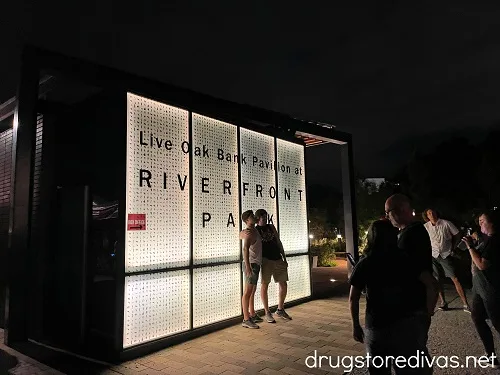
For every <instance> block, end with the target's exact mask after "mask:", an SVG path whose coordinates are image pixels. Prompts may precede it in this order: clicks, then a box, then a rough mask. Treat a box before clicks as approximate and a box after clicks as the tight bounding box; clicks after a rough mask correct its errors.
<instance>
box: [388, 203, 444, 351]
mask: <svg viewBox="0 0 500 375" xmlns="http://www.w3.org/2000/svg"><path fill="white" fill-rule="evenodd" d="M385 214H386V217H387V218H388V219H389V220H390V221H391V223H392V225H394V226H395V227H396V228H399V230H400V233H399V236H398V248H399V249H401V250H402V251H404V252H406V253H407V254H408V256H409V257H410V259H411V261H412V263H413V266H414V267H415V269H416V271H417V274H418V278H417V280H415V282H414V284H413V285H412V286H411V287H409V290H408V293H410V294H413V295H414V297H415V301H416V303H417V304H418V307H419V310H420V311H421V312H422V313H423V318H424V320H425V322H424V329H425V335H426V340H425V341H426V342H427V336H428V332H429V328H430V324H431V319H430V317H431V316H432V315H433V314H434V309H435V307H436V303H437V298H438V290H439V285H438V284H437V281H436V279H434V277H433V276H432V246H431V240H430V237H429V233H428V232H427V230H426V229H425V227H424V225H423V224H422V223H421V222H419V221H416V220H415V218H414V216H413V210H412V208H411V205H410V200H409V199H408V197H406V196H405V195H403V194H394V195H392V196H390V197H389V198H388V199H387V200H386V202H385ZM425 314H427V316H425Z"/></svg>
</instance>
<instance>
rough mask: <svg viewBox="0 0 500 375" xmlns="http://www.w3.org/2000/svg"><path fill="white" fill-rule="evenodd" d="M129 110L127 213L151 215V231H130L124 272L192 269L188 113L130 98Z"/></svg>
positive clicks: (149, 217)
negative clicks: (175, 268) (190, 253)
mask: <svg viewBox="0 0 500 375" xmlns="http://www.w3.org/2000/svg"><path fill="white" fill-rule="evenodd" d="M127 111H128V112H127V122H128V133H127V138H128V140H127V214H146V230H137V231H127V234H126V255H125V271H126V272H134V271H144V270H154V269H162V268H169V267H182V266H187V265H189V235H190V220H189V211H190V206H189V154H188V152H189V151H187V152H184V151H183V150H182V144H183V142H188V141H189V136H188V135H189V122H188V121H189V119H188V112H187V111H184V110H181V109H178V108H175V107H171V106H169V105H166V104H163V103H159V102H156V101H153V100H150V99H146V98H143V97H140V96H137V95H134V94H130V93H129V94H127ZM141 132H142V137H141ZM144 143H145V144H144ZM169 148H170V149H169ZM185 150H188V149H187V148H185ZM141 169H142V170H144V171H143V172H142V177H151V178H150V180H149V181H146V180H143V181H142V186H140V185H141V180H140V178H141V172H140V170H141ZM145 171H147V172H145ZM148 182H149V184H148Z"/></svg>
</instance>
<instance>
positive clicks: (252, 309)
mask: <svg viewBox="0 0 500 375" xmlns="http://www.w3.org/2000/svg"><path fill="white" fill-rule="evenodd" d="M250 286H251V287H252V293H251V294H250V299H249V300H248V309H249V311H250V316H255V305H254V300H255V291H256V290H257V285H250Z"/></svg>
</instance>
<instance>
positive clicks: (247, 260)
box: [243, 235, 253, 277]
mask: <svg viewBox="0 0 500 375" xmlns="http://www.w3.org/2000/svg"><path fill="white" fill-rule="evenodd" d="M252 239H253V237H252V236H251V235H250V236H248V237H247V239H246V240H245V241H244V242H243V260H244V262H245V274H246V275H247V276H248V277H250V276H251V275H252V269H251V268H250V256H249V251H250V242H251V240H252Z"/></svg>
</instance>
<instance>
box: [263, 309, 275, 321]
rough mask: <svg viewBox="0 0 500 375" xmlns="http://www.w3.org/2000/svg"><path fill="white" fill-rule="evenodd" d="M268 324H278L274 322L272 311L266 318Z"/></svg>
mask: <svg viewBox="0 0 500 375" xmlns="http://www.w3.org/2000/svg"><path fill="white" fill-rule="evenodd" d="M265 318H266V322H268V323H276V320H274V317H273V314H271V311H269V312H268V313H267V314H266V316H265Z"/></svg>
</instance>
